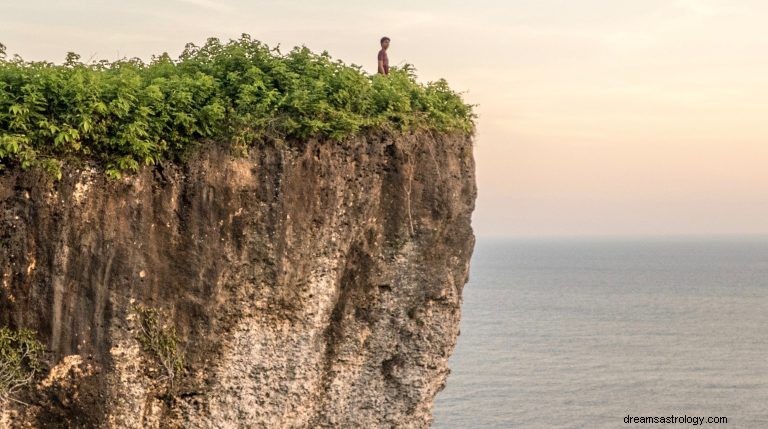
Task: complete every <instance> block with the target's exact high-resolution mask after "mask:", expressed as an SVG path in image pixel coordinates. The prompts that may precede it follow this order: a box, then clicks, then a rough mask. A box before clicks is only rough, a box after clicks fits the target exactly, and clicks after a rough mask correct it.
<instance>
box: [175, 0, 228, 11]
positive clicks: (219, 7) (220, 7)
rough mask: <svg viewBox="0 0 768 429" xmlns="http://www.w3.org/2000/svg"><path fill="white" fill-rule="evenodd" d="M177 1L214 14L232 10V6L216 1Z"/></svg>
mask: <svg viewBox="0 0 768 429" xmlns="http://www.w3.org/2000/svg"><path fill="white" fill-rule="evenodd" d="M177 1H179V2H181V3H187V4H191V5H195V6H198V7H201V8H203V9H208V10H211V11H214V12H229V11H231V10H232V6H230V5H228V4H224V3H222V2H219V1H215V0H177Z"/></svg>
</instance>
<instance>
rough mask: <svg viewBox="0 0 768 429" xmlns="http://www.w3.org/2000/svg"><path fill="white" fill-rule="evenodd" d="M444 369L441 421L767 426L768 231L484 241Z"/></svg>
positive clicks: (438, 408)
mask: <svg viewBox="0 0 768 429" xmlns="http://www.w3.org/2000/svg"><path fill="white" fill-rule="evenodd" d="M450 366H451V369H452V373H451V375H450V376H449V378H448V382H447V385H446V388H445V390H443V391H442V392H441V393H440V394H439V395H438V397H437V399H436V402H435V409H434V415H435V420H434V426H433V427H434V428H437V429H453V428H456V429H459V428H461V429H467V428H625V427H626V428H629V427H637V428H656V427H659V428H661V427H664V428H671V427H723V428H725V427H728V428H768V239H736V238H733V239H730V238H713V239H693V238H692V239H666V240H665V239H646V240H640V239H638V240H629V239H627V240H617V239H616V240H609V239H594V240H586V239H584V240H581V239H579V240H576V239H573V240H563V241H556V240H528V241H526V240H499V239H496V240H484V239H478V242H477V245H476V248H475V253H474V256H473V259H472V265H471V271H470V281H469V283H468V284H467V286H466V287H465V289H464V304H463V307H462V322H461V335H460V336H459V340H458V344H457V347H456V350H455V352H454V354H453V356H452V357H451V359H450ZM673 416H674V417H676V418H680V417H683V418H686V417H687V418H688V420H687V421H688V423H682V424H638V423H625V418H627V417H630V418H633V417H663V418H667V417H673ZM691 417H703V418H705V419H706V418H708V417H712V418H721V417H725V418H727V424H715V423H711V424H709V423H705V424H703V426H702V425H699V426H696V425H694V424H693V421H692V420H691V419H690V418H691ZM651 421H654V420H651ZM656 421H657V422H658V421H659V420H656ZM664 421H665V420H661V422H664ZM666 421H669V420H666ZM720 421H721V422H722V420H720Z"/></svg>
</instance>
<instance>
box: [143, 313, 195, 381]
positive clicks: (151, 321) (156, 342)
mask: <svg viewBox="0 0 768 429" xmlns="http://www.w3.org/2000/svg"><path fill="white" fill-rule="evenodd" d="M133 310H134V312H135V313H136V314H137V315H138V317H139V326H140V328H141V332H140V333H139V336H138V340H139V343H140V344H141V346H142V348H143V349H144V351H145V352H147V353H149V354H151V355H152V356H154V357H155V359H157V361H158V363H160V365H162V367H163V369H164V370H165V372H166V375H167V377H168V378H169V379H170V380H171V381H173V379H174V378H175V377H176V375H177V374H179V373H181V372H182V371H183V370H184V354H183V352H182V351H181V350H180V349H179V338H178V336H177V335H176V328H175V327H174V326H173V325H172V324H165V323H162V322H161V319H166V320H167V319H168V318H167V317H166V316H167V315H166V314H164V313H163V312H161V311H160V310H158V309H156V308H150V307H145V306H142V305H135V306H134V307H133Z"/></svg>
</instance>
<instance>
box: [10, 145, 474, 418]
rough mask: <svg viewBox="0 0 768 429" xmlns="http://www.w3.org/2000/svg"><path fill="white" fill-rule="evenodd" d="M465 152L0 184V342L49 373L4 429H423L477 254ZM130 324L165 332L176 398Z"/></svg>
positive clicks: (224, 159) (434, 149)
mask: <svg viewBox="0 0 768 429" xmlns="http://www.w3.org/2000/svg"><path fill="white" fill-rule="evenodd" d="M475 196H476V188H475V178H474V161H473V158H472V142H471V139H470V138H469V137H465V136H450V135H432V134H408V135H389V134H386V135H385V134H372V135H370V136H368V137H366V138H356V139H351V140H349V141H345V142H342V143H336V142H320V141H308V142H304V143H302V144H291V145H287V144H286V145H279V144H275V145H265V146H261V147H257V148H254V149H252V150H251V151H250V153H249V155H248V156H246V157H232V156H230V155H229V153H228V151H227V150H225V149H223V148H221V147H219V146H218V145H215V144H211V145H210V147H208V148H202V149H201V150H200V151H198V152H197V154H196V155H194V156H193V157H192V158H191V159H189V160H187V161H185V162H183V163H181V164H179V165H163V166H155V167H146V168H144V169H143V170H142V171H141V172H140V173H138V174H136V175H133V176H130V177H126V178H123V179H120V180H109V179H107V178H105V176H104V175H103V173H101V172H97V171H96V170H95V169H93V168H91V167H89V166H82V167H80V168H77V169H74V168H72V169H69V170H67V171H65V173H64V177H63V178H62V180H61V181H59V182H53V181H51V180H50V179H49V178H48V177H47V176H45V175H44V174H43V173H40V172H34V171H28V172H20V171H6V172H4V173H2V174H0V239H1V243H2V244H1V247H0V326H2V325H9V326H11V327H13V328H29V329H33V330H36V331H37V332H38V336H39V339H40V340H41V341H42V342H43V343H44V344H45V345H46V346H47V348H48V349H49V350H50V361H51V366H52V368H51V370H50V373H49V374H47V375H46V376H45V377H44V379H42V380H40V381H39V383H38V384H37V386H36V387H35V388H34V389H30V390H29V391H28V392H26V393H24V395H23V396H22V397H20V398H19V399H20V400H21V401H23V402H26V403H27V404H28V405H22V404H19V403H16V402H7V403H5V404H4V405H3V407H4V408H3V410H2V412H0V415H1V416H2V417H0V425H3V424H4V425H6V426H10V427H113V428H167V427H184V428H214V427H215V428H246V427H254V428H261V427H263V428H318V427H334V428H336V427H338V428H352V427H364V428H377V427H382V428H390V427H397V428H409V427H413V428H419V427H427V426H429V425H430V423H431V419H432V418H431V409H432V402H433V399H434V397H435V395H436V394H437V392H438V391H439V390H440V389H441V388H442V386H443V385H444V383H445V380H446V377H447V375H448V372H449V369H448V365H447V363H448V357H449V355H450V354H451V352H452V350H453V348H454V345H455V341H456V337H457V335H458V324H459V317H460V303H461V292H462V288H463V286H464V284H465V283H466V281H467V276H468V267H469V260H470V256H471V253H472V248H473V245H474V236H473V234H472V229H471V226H470V217H471V214H472V210H473V208H474V201H475ZM136 305H142V306H145V307H147V308H154V309H157V310H158V311H160V314H165V315H167V316H168V318H167V320H165V321H164V322H165V323H167V324H168V325H172V326H174V327H175V329H176V331H177V336H178V345H179V347H180V349H181V350H182V351H183V354H184V368H185V369H184V371H183V372H179V373H178V374H176V376H175V377H174V378H173V380H171V379H170V378H169V377H167V376H165V375H166V373H165V372H164V371H163V369H162V366H161V365H160V362H159V360H158V358H157V356H154V355H153V354H152V352H151V350H148V349H147V348H145V347H143V346H142V344H141V343H140V341H139V337H140V335H141V332H140V331H141V327H140V322H139V321H138V320H137V318H138V315H137V314H136V312H135V307H136Z"/></svg>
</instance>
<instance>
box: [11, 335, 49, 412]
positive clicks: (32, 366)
mask: <svg viewBox="0 0 768 429" xmlns="http://www.w3.org/2000/svg"><path fill="white" fill-rule="evenodd" d="M44 351H45V349H44V348H43V345H42V344H40V342H39V341H37V339H36V338H35V333H34V332H33V331H30V330H28V329H21V330H11V329H9V328H5V327H3V328H0V402H2V401H5V400H8V399H12V398H11V396H12V395H13V394H14V393H16V392H18V391H19V390H21V389H23V388H25V387H28V386H30V385H32V383H33V381H34V379H35V376H36V375H37V374H38V373H40V371H42V368H43V364H42V359H43V353H44Z"/></svg>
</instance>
